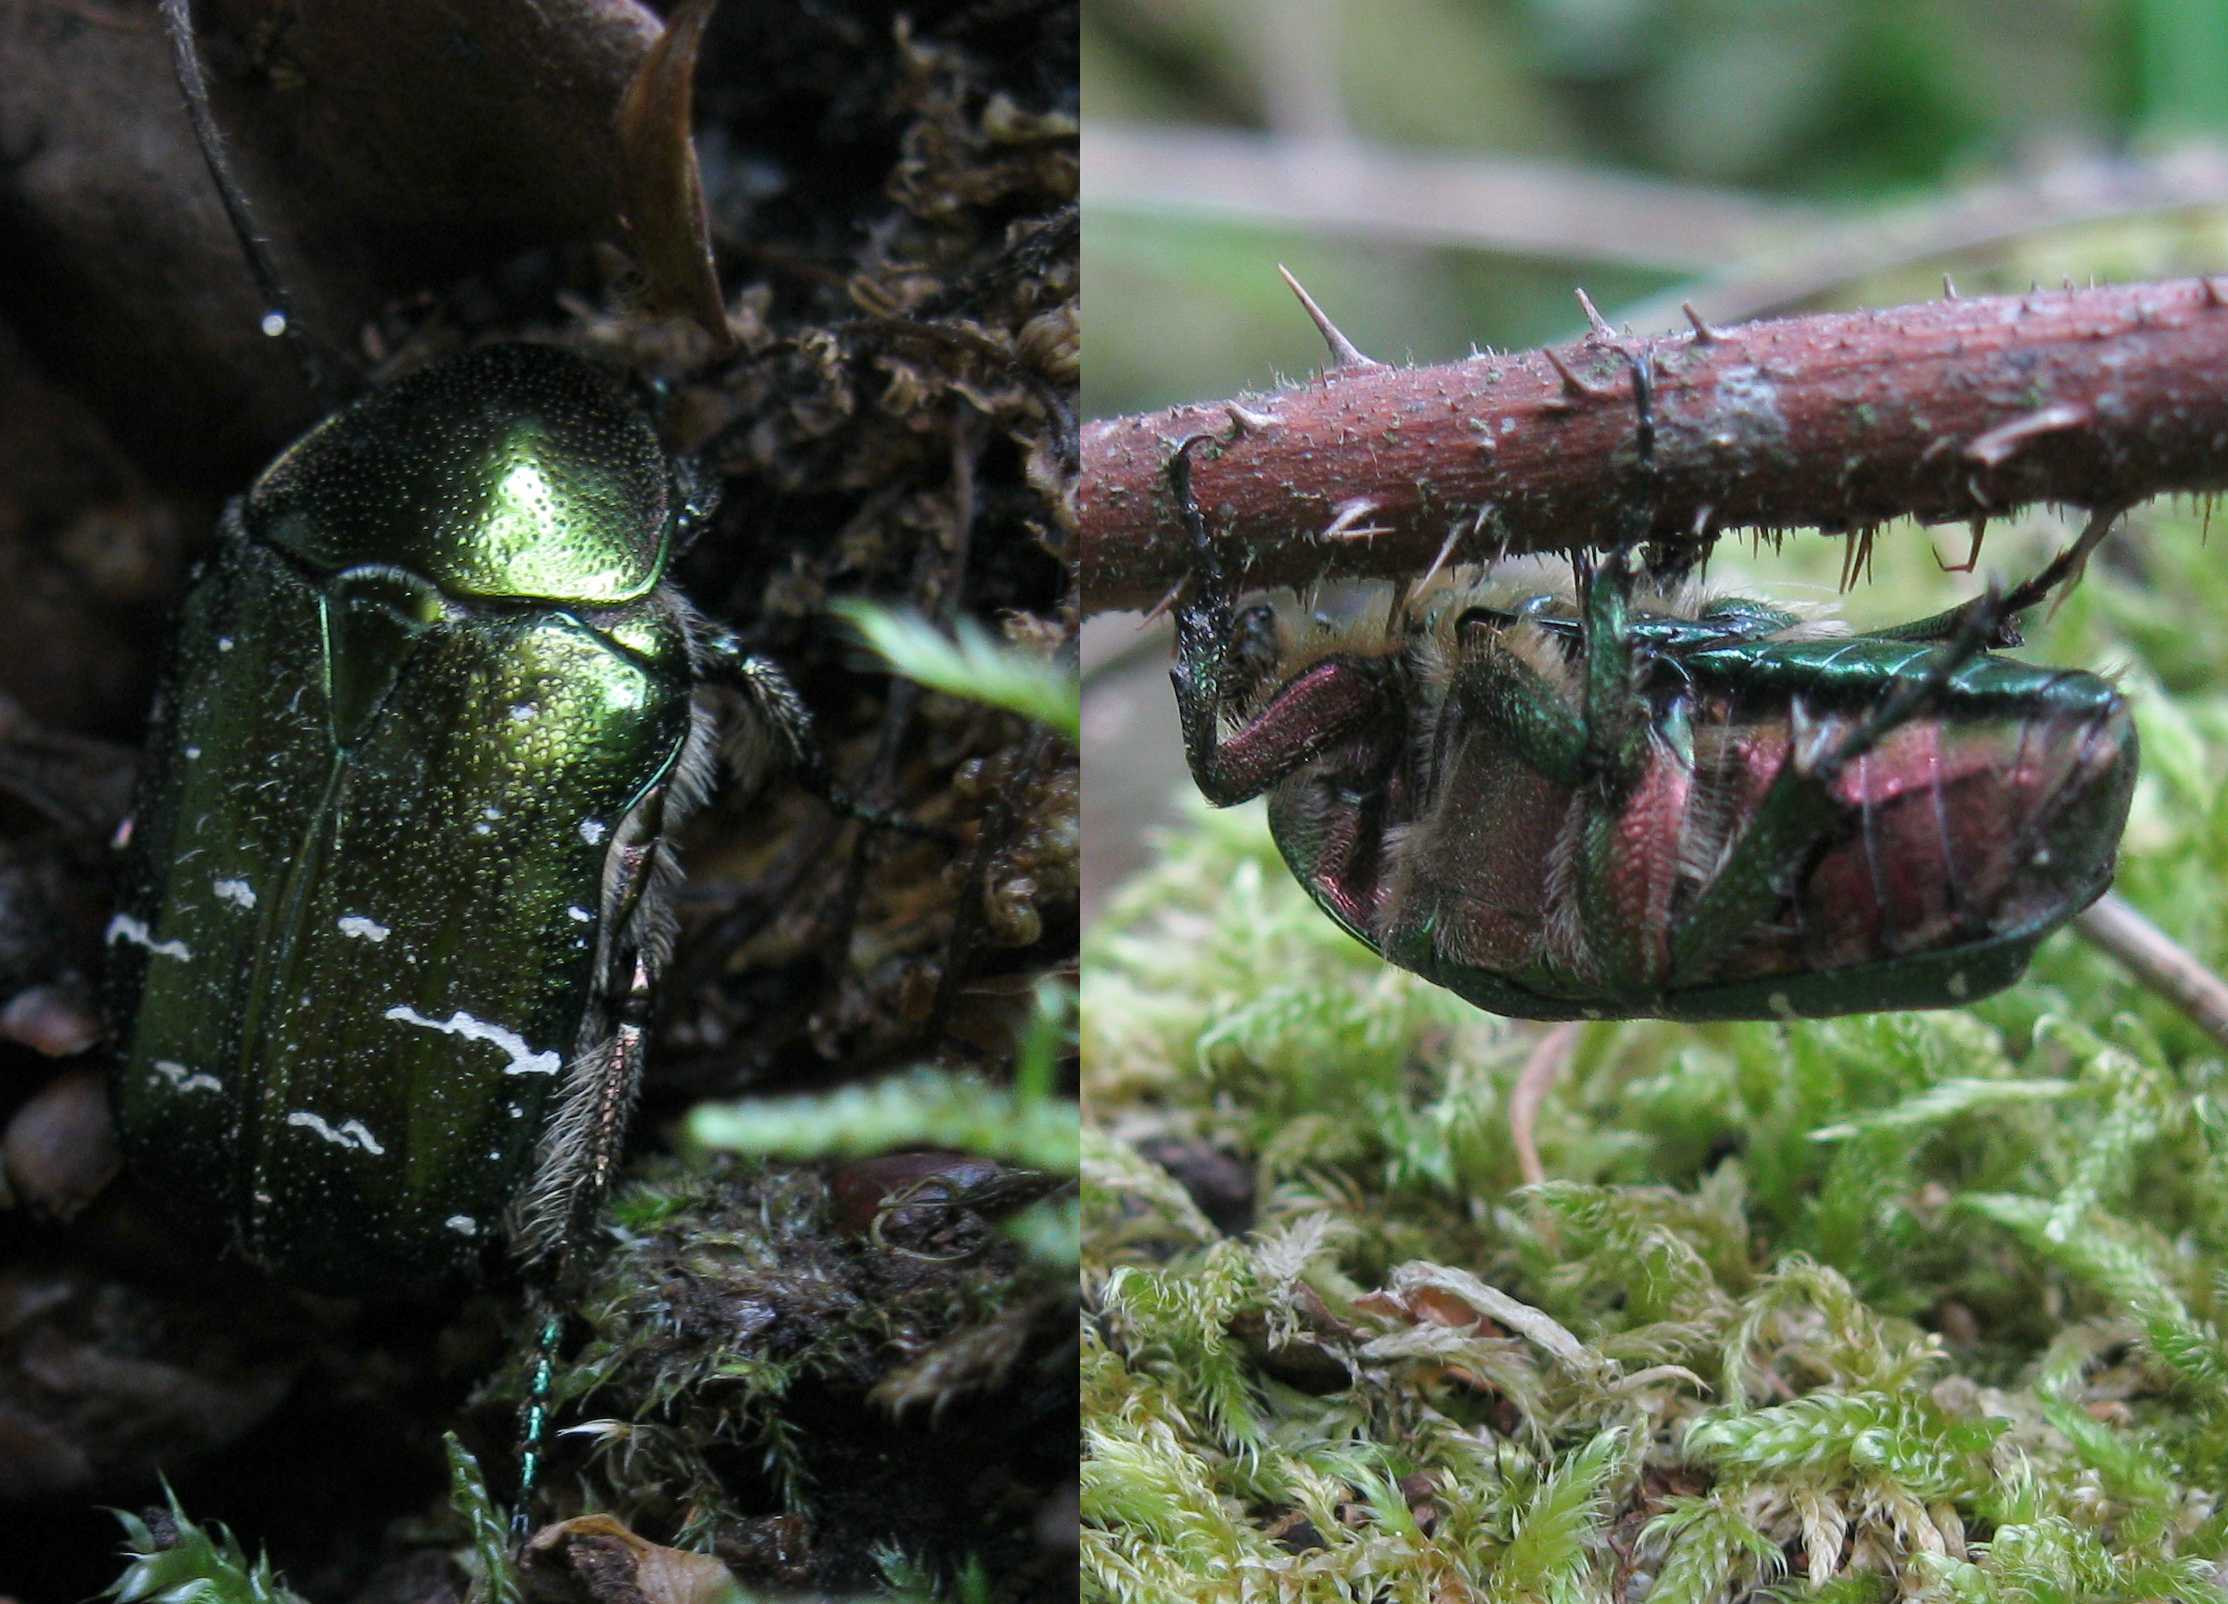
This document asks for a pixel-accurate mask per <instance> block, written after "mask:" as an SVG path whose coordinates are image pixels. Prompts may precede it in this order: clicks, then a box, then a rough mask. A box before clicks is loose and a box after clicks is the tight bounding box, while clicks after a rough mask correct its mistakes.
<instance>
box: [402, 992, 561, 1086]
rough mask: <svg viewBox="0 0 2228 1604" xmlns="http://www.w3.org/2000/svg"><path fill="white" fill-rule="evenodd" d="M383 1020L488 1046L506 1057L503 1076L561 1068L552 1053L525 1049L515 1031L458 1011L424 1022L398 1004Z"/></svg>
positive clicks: (419, 1014)
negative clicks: (498, 1049) (502, 1052)
mask: <svg viewBox="0 0 2228 1604" xmlns="http://www.w3.org/2000/svg"><path fill="white" fill-rule="evenodd" d="M387 1018H389V1019H399V1020H401V1021H402V1022H403V1023H404V1024H406V1025H423V1026H424V1027H425V1028H426V1029H427V1030H438V1031H440V1032H441V1033H442V1034H443V1035H445V1036H462V1037H463V1038H464V1039H465V1040H466V1041H484V1042H492V1043H493V1044H494V1045H496V1046H497V1047H500V1048H502V1049H503V1051H504V1052H505V1053H507V1054H509V1055H510V1060H511V1067H510V1068H509V1069H506V1070H505V1071H503V1073H504V1074H506V1075H554V1074H556V1073H557V1071H558V1070H559V1069H560V1068H562V1067H563V1064H562V1060H560V1059H559V1058H558V1056H557V1054H556V1053H555V1052H539V1053H537V1052H535V1051H534V1050H533V1049H532V1048H531V1047H529V1046H527V1045H526V1038H525V1037H523V1036H521V1035H520V1034H519V1033H518V1032H517V1031H515V1030H505V1029H504V1028H503V1027H502V1026H501V1025H491V1024H489V1023H488V1022H487V1021H486V1020H484V1019H474V1018H473V1017H472V1016H471V1015H470V1014H468V1013H466V1012H465V1011H464V1010H463V1009H461V1008H459V1009H458V1010H457V1011H456V1012H455V1013H453V1014H451V1015H449V1017H448V1018H447V1019H428V1018H426V1016H425V1015H423V1014H421V1013H419V1012H418V1011H417V1009H415V1008H411V1007H408V1006H406V1005H401V1004H398V1005H396V1006H395V1007H393V1008H390V1009H388V1010H387Z"/></svg>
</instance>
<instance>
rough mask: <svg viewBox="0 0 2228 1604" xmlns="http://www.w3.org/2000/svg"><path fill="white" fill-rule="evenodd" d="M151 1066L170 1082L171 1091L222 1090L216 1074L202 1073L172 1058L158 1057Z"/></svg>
mask: <svg viewBox="0 0 2228 1604" xmlns="http://www.w3.org/2000/svg"><path fill="white" fill-rule="evenodd" d="M152 1067H153V1069H154V1071H155V1073H156V1074H158V1075H160V1076H161V1077H162V1078H163V1079H164V1080H166V1081H168V1082H170V1087H171V1090H172V1091H179V1092H221V1091H223V1090H224V1083H223V1082H222V1081H220V1080H218V1079H217V1078H216V1076H214V1075H204V1074H200V1073H198V1072H196V1071H194V1070H190V1069H188V1068H186V1066H185V1065H183V1064H181V1063H179V1062H178V1061H177V1060H176V1059H174V1058H158V1059H156V1060H155V1062H154V1064H153V1066H152Z"/></svg>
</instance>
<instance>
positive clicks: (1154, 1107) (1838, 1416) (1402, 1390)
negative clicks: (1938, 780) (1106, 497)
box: [1082, 520, 2228, 1604]
mask: <svg viewBox="0 0 2228 1604" xmlns="http://www.w3.org/2000/svg"><path fill="white" fill-rule="evenodd" d="M1903 549H1904V548H1903V547H1902V546H1901V545H1900V544H1898V543H1896V542H1895V541H1893V540H1890V541H1888V542H1886V543H1884V544H1883V547H1882V550H1883V553H1885V552H1889V551H1895V552H1901V551H1902V550H1903ZM1998 555H1999V553H1998V552H1997V551H1996V550H1995V549H1993V546H1992V551H1991V556H1992V557H1996V556H1998ZM2113 556H2114V559H2115V563H2116V565H2118V566H2119V567H2120V569H2121V571H2119V572H2116V573H2112V574H2107V573H2105V572H2104V571H2103V569H2104V566H2105V565H2104V564H2103V563H2102V562H2100V563H2099V564H2098V565H2097V570H2096V571H2095V572H2094V573H2092V575H2091V577H2090V578H2089V580H2088V582H2087V583H2086V584H2085V585H2084V587H2083V588H2082V589H2081V591H2080V592H2078V593H2077V594H2076V595H2075V596H2074V597H2073V598H2072V599H2071V600H2070V601H2069V602H2068V603H2067V605H2066V607H2065V608H2064V610H2063V612H2062V614H2061V615H2060V617H2059V618H2058V620H2057V621H2056V622H2055V624H2054V625H2053V626H2052V629H2051V631H2050V635H2049V639H2048V640H2047V642H2046V643H2045V644H2044V646H2043V648H2042V650H2041V651H2040V652H2039V653H2037V654H2034V655H2038V656H2040V657H2042V658H2045V659H2049V660H2064V661H2069V662H2109V661H2112V660H2115V659H2117V660H2120V661H2131V660H2132V661H2134V662H2137V663H2140V664H2142V665H2144V666H2142V667H2139V668H2132V669H2130V670H2129V671H2128V672H2127V674H2126V675H2125V678H2124V680H2123V683H2124V685H2125V687H2126V689H2127V690H2128V692H2129V694H2130V696H2131V698H2132V699H2133V701H2134V702H2135V705H2136V710H2137V717H2138V720H2139V722H2140V724H2141V729H2142V738H2143V742H2144V762H2145V769H2144V778H2143V780H2142V782H2141V787H2140V789H2139V792H2138V796H2137V800H2136V805H2135V811H2134V816H2133V818H2132V820H2131V823H2130V826H2129V830H2128V833H2127V837H2126V840H2125V844H2124V848H2123V860H2122V868H2121V875H2120V889H2121V890H2122V892H2123V893H2124V894H2125V895H2127V896H2128V897H2129V899H2130V900H2131V901H2133V902H2134V903H2135V904H2136V905H2137V906H2138V907H2139V908H2141V909H2142V910H2143V911H2144V912H2146V913H2147V914H2148V915H2149V916H2150V917H2151V918H2153V919H2154V920H2155V921H2157V922H2158V923H2160V924H2161V925H2163V926H2165V927H2166V928H2167V929H2168V930H2169V932H2170V933H2172V934H2173V935H2175V936H2176V937H2177V938H2178V939H2180V940H2181V941H2182V942H2184V943H2185V944H2186V945H2188V946H2189V947H2190V948H2192V949H2193V950H2194V951H2195V952H2196V953H2197V955H2198V956H2199V957H2200V958H2201V959H2202V960H2204V961H2205V962H2206V963H2208V964H2209V965H2211V966H2212V967H2214V968H2216V969H2218V968H2220V967H2221V966H2222V965H2223V963H2224V962H2228V932H2224V931H2223V929H2222V916H2221V909H2222V908H2223V907H2228V897H2224V894H2223V886H2224V882H2228V828H2224V826H2228V814H2224V812H2223V804H2222V803H2221V801H2220V800H2219V797H2220V794H2221V787H2220V778H2221V774H2222V770H2223V768H2224V766H2228V702H2224V701H2223V699H2222V697H2221V695H2220V691H2219V685H2220V683H2221V681H2220V677H2219V674H2218V667H2217V663H2212V662H2208V661H2206V660H2205V654H2206V653H2207V652H2211V651H2214V650H2216V648H2215V647H2213V646H2210V645H2207V644H2205V643H2211V642H2217V641H2218V639H2219V635H2218V630H2217V627H2216V625H2215V623H2214V621H2213V620H2212V619H2211V618H2210V616H2209V610H2210V609H2209V604H2207V602H2206V601H2205V598H2206V597H2208V596H2210V595H2214V594H2216V593H2217V584H2216V583H2215V581H2216V580H2217V575H2215V574H2211V573H2210V572H2209V568H2210V567H2211V566H2216V565H2217V557H2216V556H2214V555H2213V554H2209V553H2204V552H2202V550H2201V548H2200V544H2199V539H2198V530H2197V527H2196V525H2195V521H2194V520H2191V521H2190V522H2189V523H2188V524H2186V525H2179V524H2177V525H2169V526H2164V527H2160V528H2156V529H2154V530H2153V531H2152V532H2151V539H2150V541H2149V543H2148V544H2147V545H2145V544H2142V543H2140V542H2139V541H2135V540H2123V541H2120V542H2117V543H2116V544H2115V547H2114V550H2113ZM2201 562H2202V563H2203V564H2204V565H2206V566H2207V568H2208V572H2207V573H2205V574H2204V575H2203V576H2200V575H2199V574H2198V573H2197V572H2196V570H2195V568H2194V567H2193V565H2197V564H2200V563H2201ZM2012 566H2013V567H2014V568H2016V567H2018V565H2017V564H2013V565H2012ZM2146 569H2147V571H2146ZM2185 569H2186V570H2189V571H2188V572H2187V573H2185V572H2184V570H2185ZM1874 610H1878V609H1877V602H1876V599H1875V603H1874ZM1919 611H1920V609H1919V608H1916V607H1914V608H1913V609H1912V610H1911V613H1910V614H1907V615H1906V616H1915V615H1916V614H1917V613H1918V612H1919ZM2038 633H2039V631H2038ZM2169 687H2171V689H2169ZM1084 975H1085V985H1084V1001H1083V1016H1082V1018H1083V1032H1082V1042H1083V1061H1084V1065H1085V1077H1086V1079H1085V1106H1086V1109H1087V1110H1088V1115H1089V1123H1088V1127H1087V1130H1086V1139H1085V1166H1084V1173H1085V1183H1086V1185H1085V1202H1084V1232H1085V1252H1084V1279H1085V1303H1086V1318H1085V1334H1084V1419H1085V1442H1086V1448H1085V1452H1086V1460H1085V1465H1084V1475H1083V1515H1084V1534H1083V1565H1084V1578H1085V1581H1084V1589H1085V1596H1086V1597H1087V1598H1092V1599H1136V1600H1145V1599H1156V1600H1158V1599H1185V1598H1238V1597H1276V1598H1280V1599H1317V1598H1320V1599H1372V1600H1376V1599H1388V1600H1389V1599H1417V1600H1435V1601H1436V1600H1447V1599H1464V1598H1496V1599H1499V1598H1540V1599H1555V1600H1578V1599H1602V1600H1610V1599H1616V1600H1631V1599H1640V1598H1649V1599H1656V1600H1672V1601H1681V1604H1684V1601H1690V1600H1691V1601H1696V1604H1700V1601H1708V1600H1718V1599H1731V1598H1736V1597H1741V1596H1744V1595H1747V1594H1750V1593H1752V1592H1754V1591H1756V1590H1757V1589H1760V1588H1774V1589H1777V1590H1779V1591H1780V1592H1782V1593H1784V1594H1786V1595H1788V1596H1805V1597H1832V1598H1836V1599H1847V1600H1875V1601H1885V1600H1887V1599H1889V1598H1892V1597H1895V1596H1898V1595H1912V1596H1926V1597H1943V1598H1958V1599H1973V1600H1982V1599H1989V1600H1996V1599H2001V1600H2041V1599H2069V1600H2070V1599H2075V1598H2080V1599H2127V1600H2136V1599H2147V1598H2161V1597H2167V1596H2177V1595H2178V1596H2182V1597H2189V1596H2195V1595H2198V1594H2207V1595H2210V1594H2212V1593H2214V1592H2216V1591H2217V1590H2218V1588H2219V1586H2220V1584H2221V1578H2222V1576H2223V1569H2222V1567H2223V1562H2224V1560H2228V1511H2224V1509H2223V1495H2224V1494H2228V1344H2224V1340H2223V1336H2222V1329H2223V1317H2224V1315H2228V1276H2224V1274H2223V1271H2224V1269H2228V1104H2224V1102H2223V1078H2224V1073H2228V1071H2224V1065H2223V1061H2222V1055H2221V1052H2220V1049H2219V1047H2218V1046H2217V1044H2215V1043H2213V1042H2211V1041H2210V1040H2209V1039H2208V1038H2206V1037H2205V1036H2203V1035H2202V1034H2201V1033H2199V1032H2198V1031H2197V1030H2196V1029H2195V1028H2194V1027H2193V1026H2191V1025H2190V1024H2189V1023H2188V1022H2187V1021H2185V1020H2184V1019H2182V1018H2181V1017H2180V1016H2179V1015H2177V1014H2175V1013H2174V1012H2172V1011H2171V1010H2170V1009H2168V1008H2167V1007H2166V1006H2165V1005H2163V1004H2162V1003H2160V1002H2159V1001H2157V1000H2156V999H2154V998H2152V997H2150V996H2148V995H2146V994H2144V993H2142V992H2139V991H2138V990H2136V989H2135V987H2134V986H2133V984H2132V982H2130V981H2129V980H2128V979H2127V978H2126V976H2125V975H2124V974H2123V973H2122V972H2121V971H2119V970H2118V969H2117V968H2116V967H2115V966H2114V965H2113V964H2112V963H2111V961H2109V960H2108V959H2106V958H2104V957H2103V956H2101V955H2099V954H2097V953H2095V952H2093V951H2091V950H2090V949H2088V948H2087V947H2086V946H2085V945H2083V943H2081V942H2080V941H2079V940H2078V939H2076V938H2075V937H2074V936H2072V935H2062V936H2060V937H2057V938H2055V939H2053V940H2052V941H2050V942H2048V943H2046V944H2045V946H2044V948H2043V949H2042V951H2041V953H2040V954H2039V956H2038V958H2037V960H2036V962H2035V965H2034V968H2033V971H2032V973H2031V974H2030V976H2029V977H2028V979H2027V980H2026V981H2025V982H2024V983H2023V984H2022V985H2020V986H2018V987H2016V988H2014V989H2013V990H2012V991H2010V992H2008V993H2006V994H2004V995H2002V996H2000V997H1998V998H1995V999H1992V1000H1990V1001H1989V1002H1987V1003H1984V1004H1982V1005H1980V1006H1978V1007H1975V1008H1972V1009H1969V1010H1964V1011H1960V1012H1950V1013H1930V1014H1907V1015H1894V1016H1880V1017H1867V1018H1854V1019H1846V1020H1833V1021H1820V1022H1814V1023H1805V1024H1799V1025H1794V1026H1786V1027H1783V1026H1777V1025H1726V1026H1710V1027H1693V1026H1684V1025H1671V1024H1661V1023H1654V1022H1638V1023H1628V1024H1605V1025H1593V1026H1588V1027H1584V1028H1583V1029H1581V1028H1578V1027H1557V1028H1556V1029H1555V1030H1552V1031H1549V1030H1544V1029H1542V1028H1540V1027H1536V1026H1530V1025H1522V1024H1518V1023H1514V1022H1511V1021H1506V1020H1501V1019H1496V1018H1493V1017H1491V1016H1488V1015H1485V1014H1481V1013H1478V1012H1476V1011H1474V1010H1471V1009H1469V1008H1467V1007H1466V1006H1464V1005H1463V1004H1462V1003H1460V1002H1459V1001H1458V1000H1456V999H1455V998H1453V997H1452V996H1450V995H1448V994H1447V993H1444V992H1441V991H1438V990H1436V989H1434V988H1432V987H1431V986H1428V985H1426V984H1425V983H1423V982H1422V981H1420V980H1417V979H1415V978H1414V977H1412V976H1409V975H1406V974H1403V973H1400V972H1398V971H1395V970H1392V969H1389V968H1387V967H1385V966H1384V965H1382V964H1380V963H1378V962H1377V961H1376V960H1375V959H1373V958H1372V957H1371V956H1370V955H1369V954H1368V953H1367V952H1366V951H1365V950H1364V949H1362V948H1361V947H1360V946H1359V945H1358V944H1356V943H1355V942H1353V941H1352V940H1350V939H1349V938H1348V937H1346V936H1345V935H1343V934H1342V933H1341V932H1339V931H1338V930H1337V929H1335V928H1333V927H1332V926H1331V925H1330V924H1329V923H1328V922H1327V921H1325V920H1324V919H1323V918H1322V917H1321V916H1320V915H1319V914H1318V913H1317V912H1316V911H1315V909H1314V908H1313V907H1312V906H1311V905H1310V904H1309V903H1308V902H1307V901H1306V899H1305V897H1304V896H1303V894H1302V893H1301V892H1300V891H1299V889H1298V888H1297V886H1296V885H1294V884H1293V883H1292V881H1291V880H1290V878H1289V876H1288V875H1287V874H1286V873H1285V871H1284V869H1283V867H1282V865H1281V863H1280V862H1279V861H1278V859H1277V857H1276V854H1275V852H1274V849H1273V847H1272V846H1271V844H1270V842H1269V840H1268V837H1267V834H1266V831H1265V828H1264V827H1263V826H1262V824H1261V823H1260V822H1259V819H1258V817H1257V814H1256V813H1255V812H1254V811H1250V810H1248V811H1240V812H1237V813H1233V814H1224V815H1213V816H1209V815H1207V814H1205V813H1204V812H1202V813H1201V814H1200V815H1199V817H1198V818H1197V821H1196V823H1195V825H1193V826H1192V827H1190V828H1188V829H1187V830H1186V831H1185V832H1184V833H1183V834H1182V835H1181V836H1180V837H1179V838H1177V839H1174V840H1171V841H1170V842H1169V843H1168V844H1167V848H1166V852H1165V855H1164V859H1163V861H1162V863H1161V864H1160V865H1159V866H1158V867H1156V868H1155V869H1154V870H1152V871H1151V872H1149V873H1148V874H1146V875H1145V876H1143V877H1142V878H1141V879H1140V880H1138V881H1137V882H1135V883H1133V884H1132V885H1130V886H1129V887H1128V888H1127V889H1126V891H1125V892H1124V893H1123V894H1122V895H1121V896H1120V897H1119V898H1117V899H1116V901H1115V903H1114V904H1113V905H1112V907H1111V909H1110V912H1109V914H1108V915H1107V917H1106V918H1105V919H1104V920H1103V921H1102V922H1101V924H1100V925H1099V926H1098V927H1097V929H1096V930H1095V931H1094V933H1093V935H1092V937H1091V939H1090V940H1089V941H1088V942H1087V943H1086V947H1085V954H1084ZM1558 1055H1559V1057H1560V1069H1559V1073H1556V1074H1554V1075H1553V1076H1552V1084H1551V1085H1549V1086H1547V1089H1546V1090H1545V1093H1544V1096H1538V1093H1539V1091H1540V1088H1541V1086H1542V1085H1543V1084H1545V1083H1546V1082H1547V1081H1548V1079H1549V1076H1548V1074H1547V1073H1546V1072H1545V1071H1546V1066H1547V1065H1548V1064H1549V1063H1551V1062H1552V1061H1553V1060H1554V1058H1555V1057H1556V1056H1558ZM1528 1067H1530V1069H1531V1070H1532V1073H1531V1075H1530V1077H1529V1078H1528V1079H1527V1075H1526V1071H1527V1068H1528ZM1535 1096H1537V1097H1538V1101H1537V1105H1536V1113H1530V1114H1527V1113H1525V1112H1523V1110H1524V1108H1525V1106H1526V1105H1527V1104H1528V1103H1530V1102H1531V1101H1532V1100H1533V1098H1534V1097H1535ZM1527 1146H1528V1147H1529V1148H1530V1149H1531V1150H1532V1151H1536V1154H1537V1156H1538V1164H1539V1166H1540V1172H1541V1173H1543V1174H1544V1179H1542V1180H1538V1181H1537V1182H1536V1183H1535V1184H1530V1185H1527V1184H1525V1182H1526V1165H1527V1163H1528V1162H1529V1157H1528V1154H1527V1151H1526V1149H1527Z"/></svg>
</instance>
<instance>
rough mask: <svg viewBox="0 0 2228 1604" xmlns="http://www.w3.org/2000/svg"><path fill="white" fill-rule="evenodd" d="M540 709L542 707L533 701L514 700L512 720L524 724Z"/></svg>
mask: <svg viewBox="0 0 2228 1604" xmlns="http://www.w3.org/2000/svg"><path fill="white" fill-rule="evenodd" d="M540 711H541V709H540V708H538V707H536V706H535V705H534V704H533V703H532V702H513V703H511V722H512V723H513V724H523V723H525V722H526V721H527V720H528V719H530V718H532V717H533V716H534V715H535V714H536V713H538V712H540Z"/></svg>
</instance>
